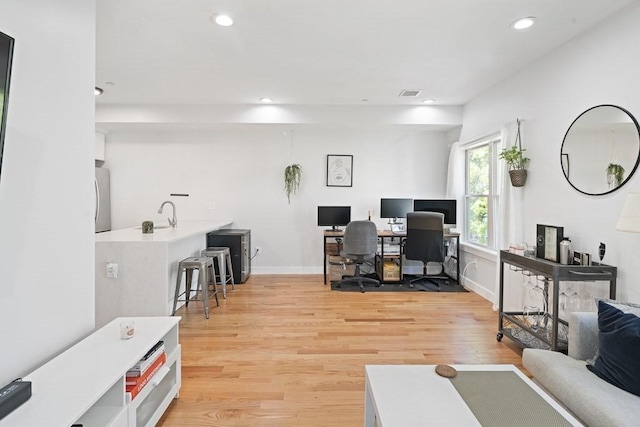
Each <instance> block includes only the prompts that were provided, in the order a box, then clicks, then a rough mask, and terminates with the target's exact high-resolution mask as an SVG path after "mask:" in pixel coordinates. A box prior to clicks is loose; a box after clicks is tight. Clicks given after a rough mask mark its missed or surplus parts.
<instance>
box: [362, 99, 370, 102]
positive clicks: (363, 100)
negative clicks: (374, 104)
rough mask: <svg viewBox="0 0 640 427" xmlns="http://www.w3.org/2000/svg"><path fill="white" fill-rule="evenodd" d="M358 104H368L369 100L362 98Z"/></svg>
mask: <svg viewBox="0 0 640 427" xmlns="http://www.w3.org/2000/svg"><path fill="white" fill-rule="evenodd" d="M360 102H369V100H368V99H367V98H362V99H361V100H360Z"/></svg>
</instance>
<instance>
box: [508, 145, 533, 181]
mask: <svg viewBox="0 0 640 427" xmlns="http://www.w3.org/2000/svg"><path fill="white" fill-rule="evenodd" d="M525 151H527V150H526V149H525V148H519V147H518V146H517V145H513V146H511V148H504V149H503V150H502V151H501V152H500V158H501V159H503V160H504V161H505V162H507V166H508V167H509V178H510V179H511V185H513V186H514V187H522V186H523V185H524V183H525V182H526V181H527V169H526V168H527V165H528V164H529V161H530V160H531V159H529V158H528V157H524V154H523V153H524V152H525Z"/></svg>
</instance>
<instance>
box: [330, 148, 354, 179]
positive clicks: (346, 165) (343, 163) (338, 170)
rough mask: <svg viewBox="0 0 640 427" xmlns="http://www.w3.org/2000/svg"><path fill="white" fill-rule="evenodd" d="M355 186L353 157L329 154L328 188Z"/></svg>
mask: <svg viewBox="0 0 640 427" xmlns="http://www.w3.org/2000/svg"><path fill="white" fill-rule="evenodd" d="M352 185H353V156H352V155H350V154H327V187H351V186H352Z"/></svg>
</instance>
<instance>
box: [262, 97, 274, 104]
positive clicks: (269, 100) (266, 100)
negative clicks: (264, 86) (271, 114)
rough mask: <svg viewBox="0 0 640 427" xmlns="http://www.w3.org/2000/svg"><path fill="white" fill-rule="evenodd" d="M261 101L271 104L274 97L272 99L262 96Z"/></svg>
mask: <svg viewBox="0 0 640 427" xmlns="http://www.w3.org/2000/svg"><path fill="white" fill-rule="evenodd" d="M260 102H262V103H263V104H269V103H271V102H273V99H271V98H260Z"/></svg>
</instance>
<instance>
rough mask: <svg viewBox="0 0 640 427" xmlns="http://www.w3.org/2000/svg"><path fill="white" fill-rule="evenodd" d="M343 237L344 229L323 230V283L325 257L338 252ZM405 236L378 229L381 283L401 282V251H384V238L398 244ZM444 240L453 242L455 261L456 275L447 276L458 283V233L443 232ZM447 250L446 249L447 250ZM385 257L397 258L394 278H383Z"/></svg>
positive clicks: (325, 265)
mask: <svg viewBox="0 0 640 427" xmlns="http://www.w3.org/2000/svg"><path fill="white" fill-rule="evenodd" d="M343 237H344V230H339V231H333V230H325V232H324V240H323V243H324V244H323V254H324V258H323V269H324V284H325V285H326V284H327V257H328V255H330V254H331V255H333V254H339V253H340V249H341V243H342V238H343ZM406 237H407V234H406V233H393V232H391V231H389V230H378V239H379V241H380V246H381V250H380V252H379V253H377V254H376V261H377V260H380V263H378V262H376V265H377V266H378V265H380V269H378V268H376V272H377V274H378V278H379V279H380V281H381V282H383V283H400V282H402V256H401V255H402V254H401V253H387V254H385V253H384V245H385V241H386V240H391V242H393V240H394V239H399V244H400V243H402V240H403V239H404V238H406ZM444 239H445V241H447V240H448V241H450V242H451V241H454V242H455V255H451V256H450V258H453V259H455V263H456V276H455V277H452V276H449V277H450V278H451V279H453V280H455V281H456V282H457V283H459V280H460V279H459V277H460V244H459V243H460V233H445V235H444ZM329 240H335V241H336V243H333V244H329V243H328V241H329ZM447 252H448V251H447ZM387 259H391V260H398V263H399V268H400V274H399V277H398V278H397V279H396V280H385V274H384V261H385V260H387Z"/></svg>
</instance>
